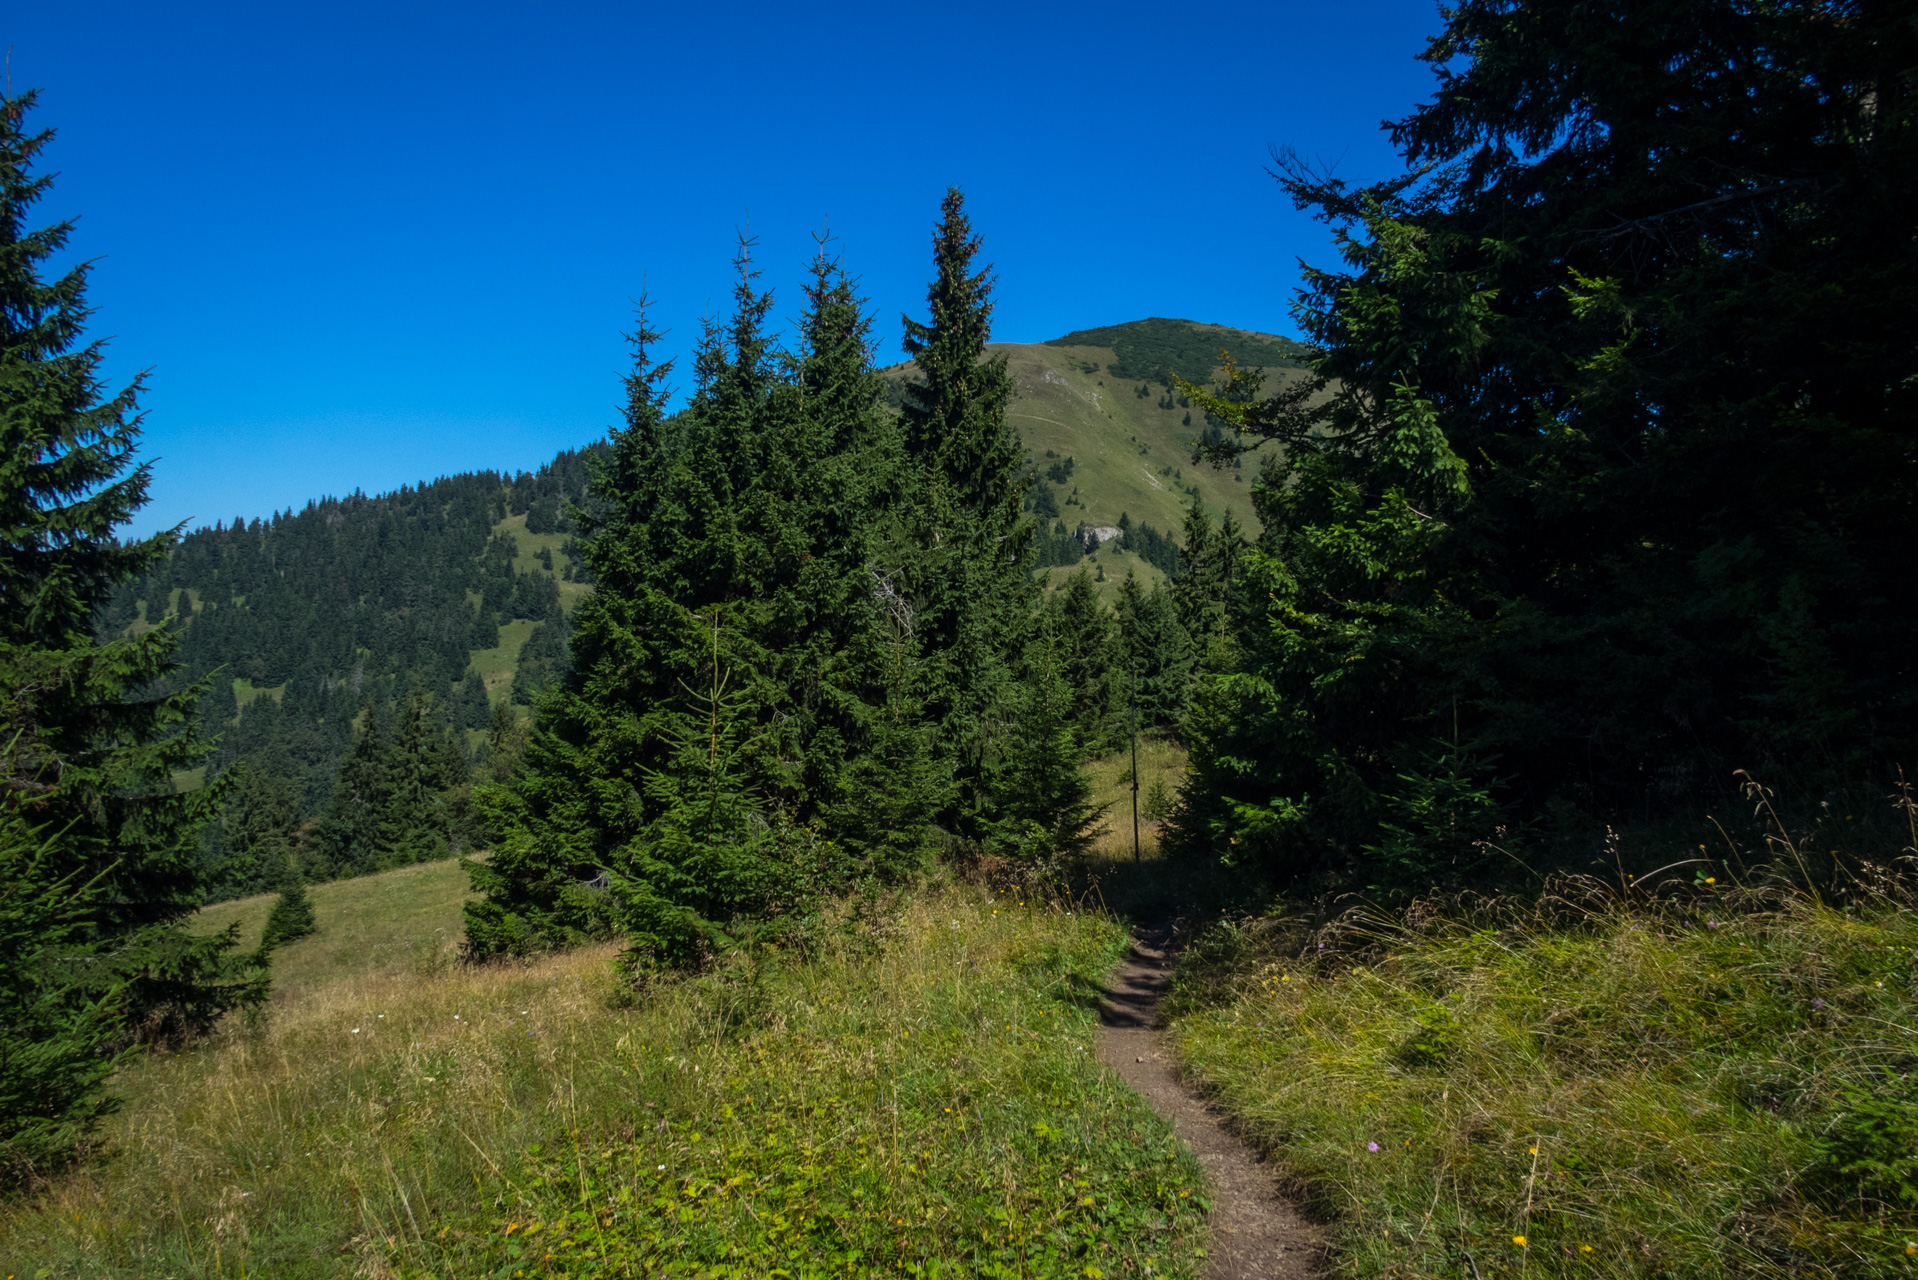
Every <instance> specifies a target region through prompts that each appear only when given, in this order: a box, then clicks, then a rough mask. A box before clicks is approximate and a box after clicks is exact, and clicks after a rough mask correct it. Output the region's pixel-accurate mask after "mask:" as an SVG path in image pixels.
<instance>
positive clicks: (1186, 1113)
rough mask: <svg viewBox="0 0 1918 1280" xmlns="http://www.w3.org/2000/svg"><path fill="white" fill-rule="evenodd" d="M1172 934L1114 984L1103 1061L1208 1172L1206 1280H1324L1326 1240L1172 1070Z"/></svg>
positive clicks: (1156, 937) (1149, 936)
mask: <svg viewBox="0 0 1918 1280" xmlns="http://www.w3.org/2000/svg"><path fill="white" fill-rule="evenodd" d="M1169 932H1170V931H1169V930H1154V931H1150V932H1141V933H1139V934H1138V935H1136V936H1135V937H1134V939H1133V943H1132V950H1131V952H1130V953H1129V954H1128V955H1127V956H1126V960H1125V963H1124V964H1123V965H1121V966H1120V967H1119V969H1118V970H1117V972H1115V973H1114V974H1113V975H1112V980H1111V983H1110V987H1109V990H1108V994H1107V998H1106V1002H1105V1005H1104V1007H1103V1008H1102V1009H1101V1010H1100V1020H1101V1022H1103V1023H1104V1025H1103V1026H1102V1027H1101V1028H1100V1030H1099V1041H1098V1043H1099V1060H1100V1061H1101V1062H1103V1063H1105V1064H1106V1065H1107V1066H1108V1067H1111V1068H1112V1069H1113V1070H1114V1071H1117V1072H1118V1073H1119V1074H1120V1075H1121V1076H1122V1077H1124V1079H1125V1082H1126V1083H1127V1084H1129V1085H1131V1086H1132V1087H1133V1089H1135V1090H1137V1091H1138V1092H1139V1093H1140V1094H1141V1095H1142V1096H1143V1097H1144V1098H1145V1100H1146V1101H1147V1102H1149V1103H1151V1104H1152V1109H1153V1110H1154V1111H1156V1112H1158V1113H1159V1115H1160V1116H1162V1117H1163V1118H1164V1119H1165V1120H1166V1121H1168V1122H1169V1123H1170V1124H1171V1125H1172V1131H1173V1132H1174V1133H1176V1134H1177V1135H1178V1136H1179V1140H1180V1141H1182V1142H1184V1143H1185V1144H1186V1146H1187V1147H1189V1148H1190V1149H1191V1151H1192V1154H1193V1155H1195V1156H1197V1157H1198V1160H1199V1163H1200V1164H1201V1165H1202V1166H1204V1168H1205V1176H1206V1181H1207V1182H1208V1183H1209V1184H1210V1190H1211V1193H1212V1217H1211V1227H1212V1240H1211V1242H1210V1245H1209V1247H1208V1250H1207V1258H1206V1267H1205V1277H1206V1280H1318V1278H1319V1277H1322V1276H1324V1275H1325V1274H1326V1271H1327V1267H1326V1241H1325V1233H1324V1232H1323V1231H1322V1230H1320V1229H1319V1228H1318V1227H1316V1226H1314V1225H1313V1224H1312V1223H1311V1222H1309V1221H1307V1220H1306V1218H1305V1217H1304V1215H1303V1214H1301V1213H1300V1212H1299V1210H1298V1208H1297V1206H1295V1205H1294V1204H1293V1203H1292V1202H1291V1201H1290V1200H1288V1199H1287V1198H1286V1197H1285V1196H1283V1195H1282V1194H1280V1192H1279V1188H1278V1180H1277V1177H1276V1175H1275V1173H1274V1171H1273V1169H1272V1167H1271V1166H1270V1165H1268V1164H1265V1163H1264V1162H1263V1161H1261V1160H1260V1159H1259V1158H1258V1156H1257V1155H1255V1154H1254V1153H1253V1151H1252V1149H1251V1148H1250V1147H1248V1146H1247V1145H1246V1144H1245V1143H1244V1142H1243V1141H1241V1140H1240V1139H1239V1137H1238V1135H1237V1134H1235V1133H1233V1132H1232V1131H1231V1130H1230V1129H1229V1128H1227V1127H1226V1125H1225V1124H1224V1123H1223V1122H1222V1121H1221V1120H1220V1119H1219V1117H1218V1116H1216V1115H1214V1114H1213V1113H1212V1111H1211V1109H1210V1108H1208V1107H1207V1106H1206V1105H1205V1103H1204V1102H1202V1101H1200V1099H1199V1096H1198V1095H1197V1094H1196V1093H1194V1092H1193V1091H1192V1090H1191V1089H1189V1088H1187V1087H1186V1086H1185V1085H1184V1084H1183V1083H1182V1082H1181V1081H1180V1080H1179V1076H1178V1072H1177V1070H1176V1069H1175V1068H1174V1066H1173V1058H1172V1050H1171V1046H1170V1045H1169V1044H1168V1043H1167V1040H1166V1035H1165V1033H1164V1032H1162V1031H1160V1030H1158V1028H1157V1022H1158V1010H1159V999H1160V997H1161V996H1163V995H1164V994H1165V992H1166V989H1167V987H1168V986H1169V985H1170V979H1169V976H1168V970H1169V969H1170V968H1171V962H1170V961H1169V960H1168V958H1167V957H1166V954H1165V943H1166V941H1167V940H1168V935H1169Z"/></svg>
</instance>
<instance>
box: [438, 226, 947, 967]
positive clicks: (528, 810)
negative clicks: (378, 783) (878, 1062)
mask: <svg viewBox="0 0 1918 1280" xmlns="http://www.w3.org/2000/svg"><path fill="white" fill-rule="evenodd" d="M749 247H750V246H749V244H747V243H742V245H741V253H740V255H739V257H738V259H737V260H736V266H737V268H738V271H739V277H738V283H737V285H736V286H735V290H734V309H733V315H732V317H731V319H730V321H729V322H727V323H725V324H723V325H722V324H721V323H719V322H717V321H714V322H711V323H709V324H708V325H707V326H706V327H705V329H704V331H703V332H702V334H701V338H700V341H699V344H698V347H697V350H696V354H695V357H694V373H695V386H694V392H693V395H692V397H691V399H690V402H689V403H688V405H687V407H686V409H685V410H684V411H683V412H682V413H681V414H679V415H676V416H675V417H672V418H668V416H667V415H666V413H665V402H666V399H667V393H666V390H665V387H664V383H663V379H664V377H665V374H666V369H665V368H663V367H654V366H653V365H651V364H650V362H649V359H648V353H649V350H650V348H651V346H652V344H653V343H655V342H656V341H657V338H658V335H657V334H656V333H655V332H654V331H653V330H652V329H651V328H650V327H649V326H648V324H647V323H646V319H645V316H644V314H643V313H642V316H641V322H640V327H639V330H638V332H637V333H636V334H635V335H634V346H635V356H636V360H635V368H634V372H633V374H632V376H631V377H630V378H629V380H628V383H627V388H628V396H627V406H626V422H625V425H624V426H623V427H622V428H621V429H619V430H617V431H615V432H614V433H613V438H612V441H611V449H610V452H609V455H608V457H607V459H606V460H605V462H604V464H603V465H602V466H601V468H600V471H599V474H598V479H597V480H596V482H595V485H594V491H595V495H596V498H597V500H598V502H599V504H600V509H599V510H598V511H596V512H590V513H589V512H585V511H579V512H577V513H576V515H577V518H578V520H579V523H580V527H581V544H580V545H581V553H582V555H583V556H584V558H585V560H586V562H587V564H588V565H589V567H590V569H591V571H592V574H593V576H594V578H595V580H596V582H597V586H596V588H595V590H594V592H593V594H592V595H591V596H590V597H588V598H587V599H586V600H585V601H584V602H582V604H581V605H580V607H579V609H578V610H577V612H576V613H575V615H574V617H573V634H572V642H571V649H572V661H571V665H570V668H569V670H568V672H567V673H566V675H565V676H564V678H563V680H562V681H561V682H560V683H558V684H557V685H556V686H555V688H554V689H553V691H552V692H551V693H550V694H548V695H546V696H542V697H538V698H536V700H535V702H536V710H537V728H536V730H535V732H534V733H533V735H532V737H531V739H530V740H529V741H528V743H527V745H526V748H525V752H524V754H523V756H522V757H521V762H520V767H519V769H518V770H517V772H516V773H515V774H514V775H513V777H512V778H511V779H510V781H509V782H508V783H507V785H505V786H504V787H495V788H490V789H482V799H483V803H484V804H485V805H486V806H487V809H488V812H489V814H490V816H491V818H492V821H493V822H494V824H495V827H496V829H497V830H498V831H499V833H500V839H499V840H498V841H497V842H496V843H495V846H494V850H493V856H492V858H491V859H490V860H489V861H488V863H487V864H486V865H484V866H475V867H474V868H473V869H472V876H473V882H474V885H475V887H476V888H477V889H478V890H479V891H480V892H481V894H482V895H483V897H482V899H481V900H480V901H478V902H475V903H473V904H472V905H471V906H470V907H469V908H468V912H467V938H468V943H469V946H470V948H471V949H472V950H473V951H474V952H475V953H476V954H495V953H501V952H524V951H530V950H537V949H541V948H544V947H550V946H554V945H561V944H564V943H567V942H571V941H574V940H578V939H584V938H593V937H603V936H607V935H609V934H612V933H615V932H623V933H625V934H626V935H627V936H628V937H629V938H630V939H632V941H633V943H634V947H635V952H634V954H635V956H647V957H650V958H651V960H652V961H654V962H661V963H683V962H685V961H688V960H690V959H692V958H695V957H696V956H698V955H700V954H704V953H705V952H708V951H710V950H712V949H713V948H715V947H724V946H727V945H730V940H733V939H736V937H737V930H738V929H739V928H742V927H744V925H742V924H741V922H750V921H752V920H755V919H760V918H766V917H771V916H777V915H780V914H782V913H784V912H787V911H789V910H791V909H794V908H793V904H794V902H795V901H797V899H796V898H795V897H794V894H795V893H798V892H799V890H800V888H801V886H807V885H817V884H819V883H823V882H822V881H821V880H820V877H821V876H822V875H826V874H827V873H826V871H825V870H823V868H826V867H829V866H836V865H838V863H837V861H836V859H837V858H838V857H839V856H840V851H843V850H845V849H848V848H851V849H852V850H853V852H854V853H855V854H857V855H858V856H859V858H860V859H862V862H861V863H860V864H858V865H852V864H848V866H846V867H844V868H842V869H841V870H839V871H834V872H832V873H831V874H832V875H833V876H844V875H850V874H854V873H855V872H863V873H867V874H872V875H875V876H882V877H883V876H894V875H897V874H901V873H902V872H903V871H904V870H905V869H908V868H909V867H910V866H911V865H914V864H915V862H916V861H917V859H918V858H919V857H921V856H922V855H923V852H924V850H925V848H926V847H927V845H929V844H930V836H931V832H930V822H929V815H927V814H925V813H923V812H921V811H920V808H919V807H920V804H921V802H920V801H917V800H913V801H910V802H909V803H906V804H905V805H903V806H902V807H898V808H896V809H895V811H893V812H891V813H890V814H888V815H886V816H885V817H884V818H883V820H878V821H872V822H866V823H864V824H863V825H860V826H858V828H857V830H856V831H850V830H849V834H851V835H852V836H853V840H852V843H851V844H850V845H847V844H839V843H835V844H833V845H831V846H823V845H819V844H818V843H817V840H816V837H815V835H814V834H813V833H814V830H815V824H817V823H820V822H827V821H833V820H835V816H836V815H843V814H846V813H847V812H848V808H849V806H850V805H852V804H853V803H855V802H856V799H857V798H858V797H859V796H861V795H862V794H864V793H865V791H866V788H867V787H868V786H869V785H870V777H871V771H870V769H869V768H867V767H866V766H865V764H864V763H863V762H864V761H867V760H869V759H870V757H871V756H872V755H873V753H875V752H882V753H885V754H888V755H891V756H893V757H894V758H896V759H898V760H900V761H902V762H905V763H908V764H909V763H910V762H911V761H913V760H915V759H918V760H920V761H921V767H920V772H922V773H929V774H933V775H936V774H937V769H936V768H935V767H930V766H926V765H925V763H924V757H925V754H926V751H925V743H924V742H923V740H922V739H921V738H920V737H918V736H916V735H915V734H913V733H912V732H910V731H904V732H901V731H899V730H898V729H897V727H896V726H895V725H894V724H893V723H892V722H891V721H890V719H889V717H888V715H887V711H888V709H890V708H894V707H896V706H899V705H903V704H901V703H898V702H896V701H895V697H896V695H897V693H898V689H897V684H898V681H897V679H895V674H896V672H898V671H901V670H903V671H905V672H907V673H908V677H910V675H911V674H912V673H913V672H915V671H916V670H917V657H916V649H915V650H914V651H913V652H906V651H903V650H900V649H898V648H897V647H896V646H895V645H894V644H893V643H891V635H890V633H889V632H888V630H887V621H886V619H887V614H886V613H885V611H884V609H883V608H882V605H881V603H880V600H879V598H878V596H879V588H878V583H879V582H880V581H882V580H887V579H888V576H889V575H890V576H891V577H895V578H896V577H898V576H899V572H900V571H899V570H898V569H897V568H895V567H892V566H893V565H894V563H895V562H896V561H898V560H899V559H900V558H901V557H902V556H903V555H906V554H908V553H909V551H910V548H909V547H908V548H907V549H906V550H905V551H902V550H901V547H902V544H903V539H902V538H901V537H900V536H899V535H898V533H897V529H896V526H897V518H896V516H895V514H894V511H895V508H896V507H897V505H898V501H899V499H898V490H899V488H900V481H899V478H898V470H899V454H900V447H899V443H898V437H897V433H896V428H895V426H894V424H893V423H892V421H891V419H890V418H889V416H888V415H887V414H886V413H885V409H884V404H885V401H884V384H883V382H882V381H881V379H880V378H879V377H878V376H877V375H876V373H875V371H874V369H873V367H872V358H871V349H870V343H869V341H868V338H867V333H868V329H867V323H866V321H865V319H864V317H863V315H862V313H861V311H860V309H859V306H858V303H857V299H856V298H855V297H854V295H853V293H852V288H851V284H850V282H849V281H847V280H846V279H845V277H844V276H843V274H841V273H839V272H838V270H837V268H836V266H835V265H834V264H832V263H831V262H829V261H828V260H827V259H826V258H825V256H824V254H823V252H822V254H821V255H820V256H819V257H818V258H817V259H816V260H815V262H814V264H813V269H812V271H811V273H810V279H809V283H808V287H807V295H806V296H807V304H806V308H805V313H804V315H803V316H802V318H801V322H800V331H799V339H800V342H799V349H798V350H797V351H796V352H785V351H781V350H778V349H777V348H776V347H775V346H774V344H773V342H772V340H771V339H770V337H769V336H768V335H767V334H766V332H765V329H764V322H765V319H766V316H767V315H768V313H769V311H770V308H771V299H770V297H769V295H767V294H765V293H762V292H761V291H760V290H759V288H758V286H757V284H756V276H757V274H758V273H757V270H756V268H755V267H754V266H753V264H752V262H751V258H750V255H749V253H748V252H747V250H748V249H749ZM909 647H910V646H909ZM694 691H699V692H698V693H695V692H694ZM912 714H913V715H914V716H915V717H916V713H912ZM722 742H723V743H724V744H727V745H726V749H725V750H724V751H723V752H719V745H720V744H722ZM699 744H705V749H704V750H696V749H695V747H697V746H698V745H699ZM715 752H719V754H720V755H723V756H724V760H723V762H721V761H719V760H718V757H717V756H716V755H715ZM722 763H723V768H722V767H720V766H721V764H722ZM913 794H915V795H919V794H924V795H927V796H931V797H933V798H934V799H937V798H938V788H937V787H930V788H923V789H920V788H915V789H914V791H913ZM702 796H704V797H705V799H703V800H702V799H701V797H702ZM828 848H830V849H831V850H832V851H833V852H832V853H831V854H830V855H828V854H826V853H824V852H822V850H824V849H828ZM829 878H830V877H829ZM810 891H811V890H807V891H806V892H810ZM800 896H801V897H803V896H804V895H803V894H800Z"/></svg>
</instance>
